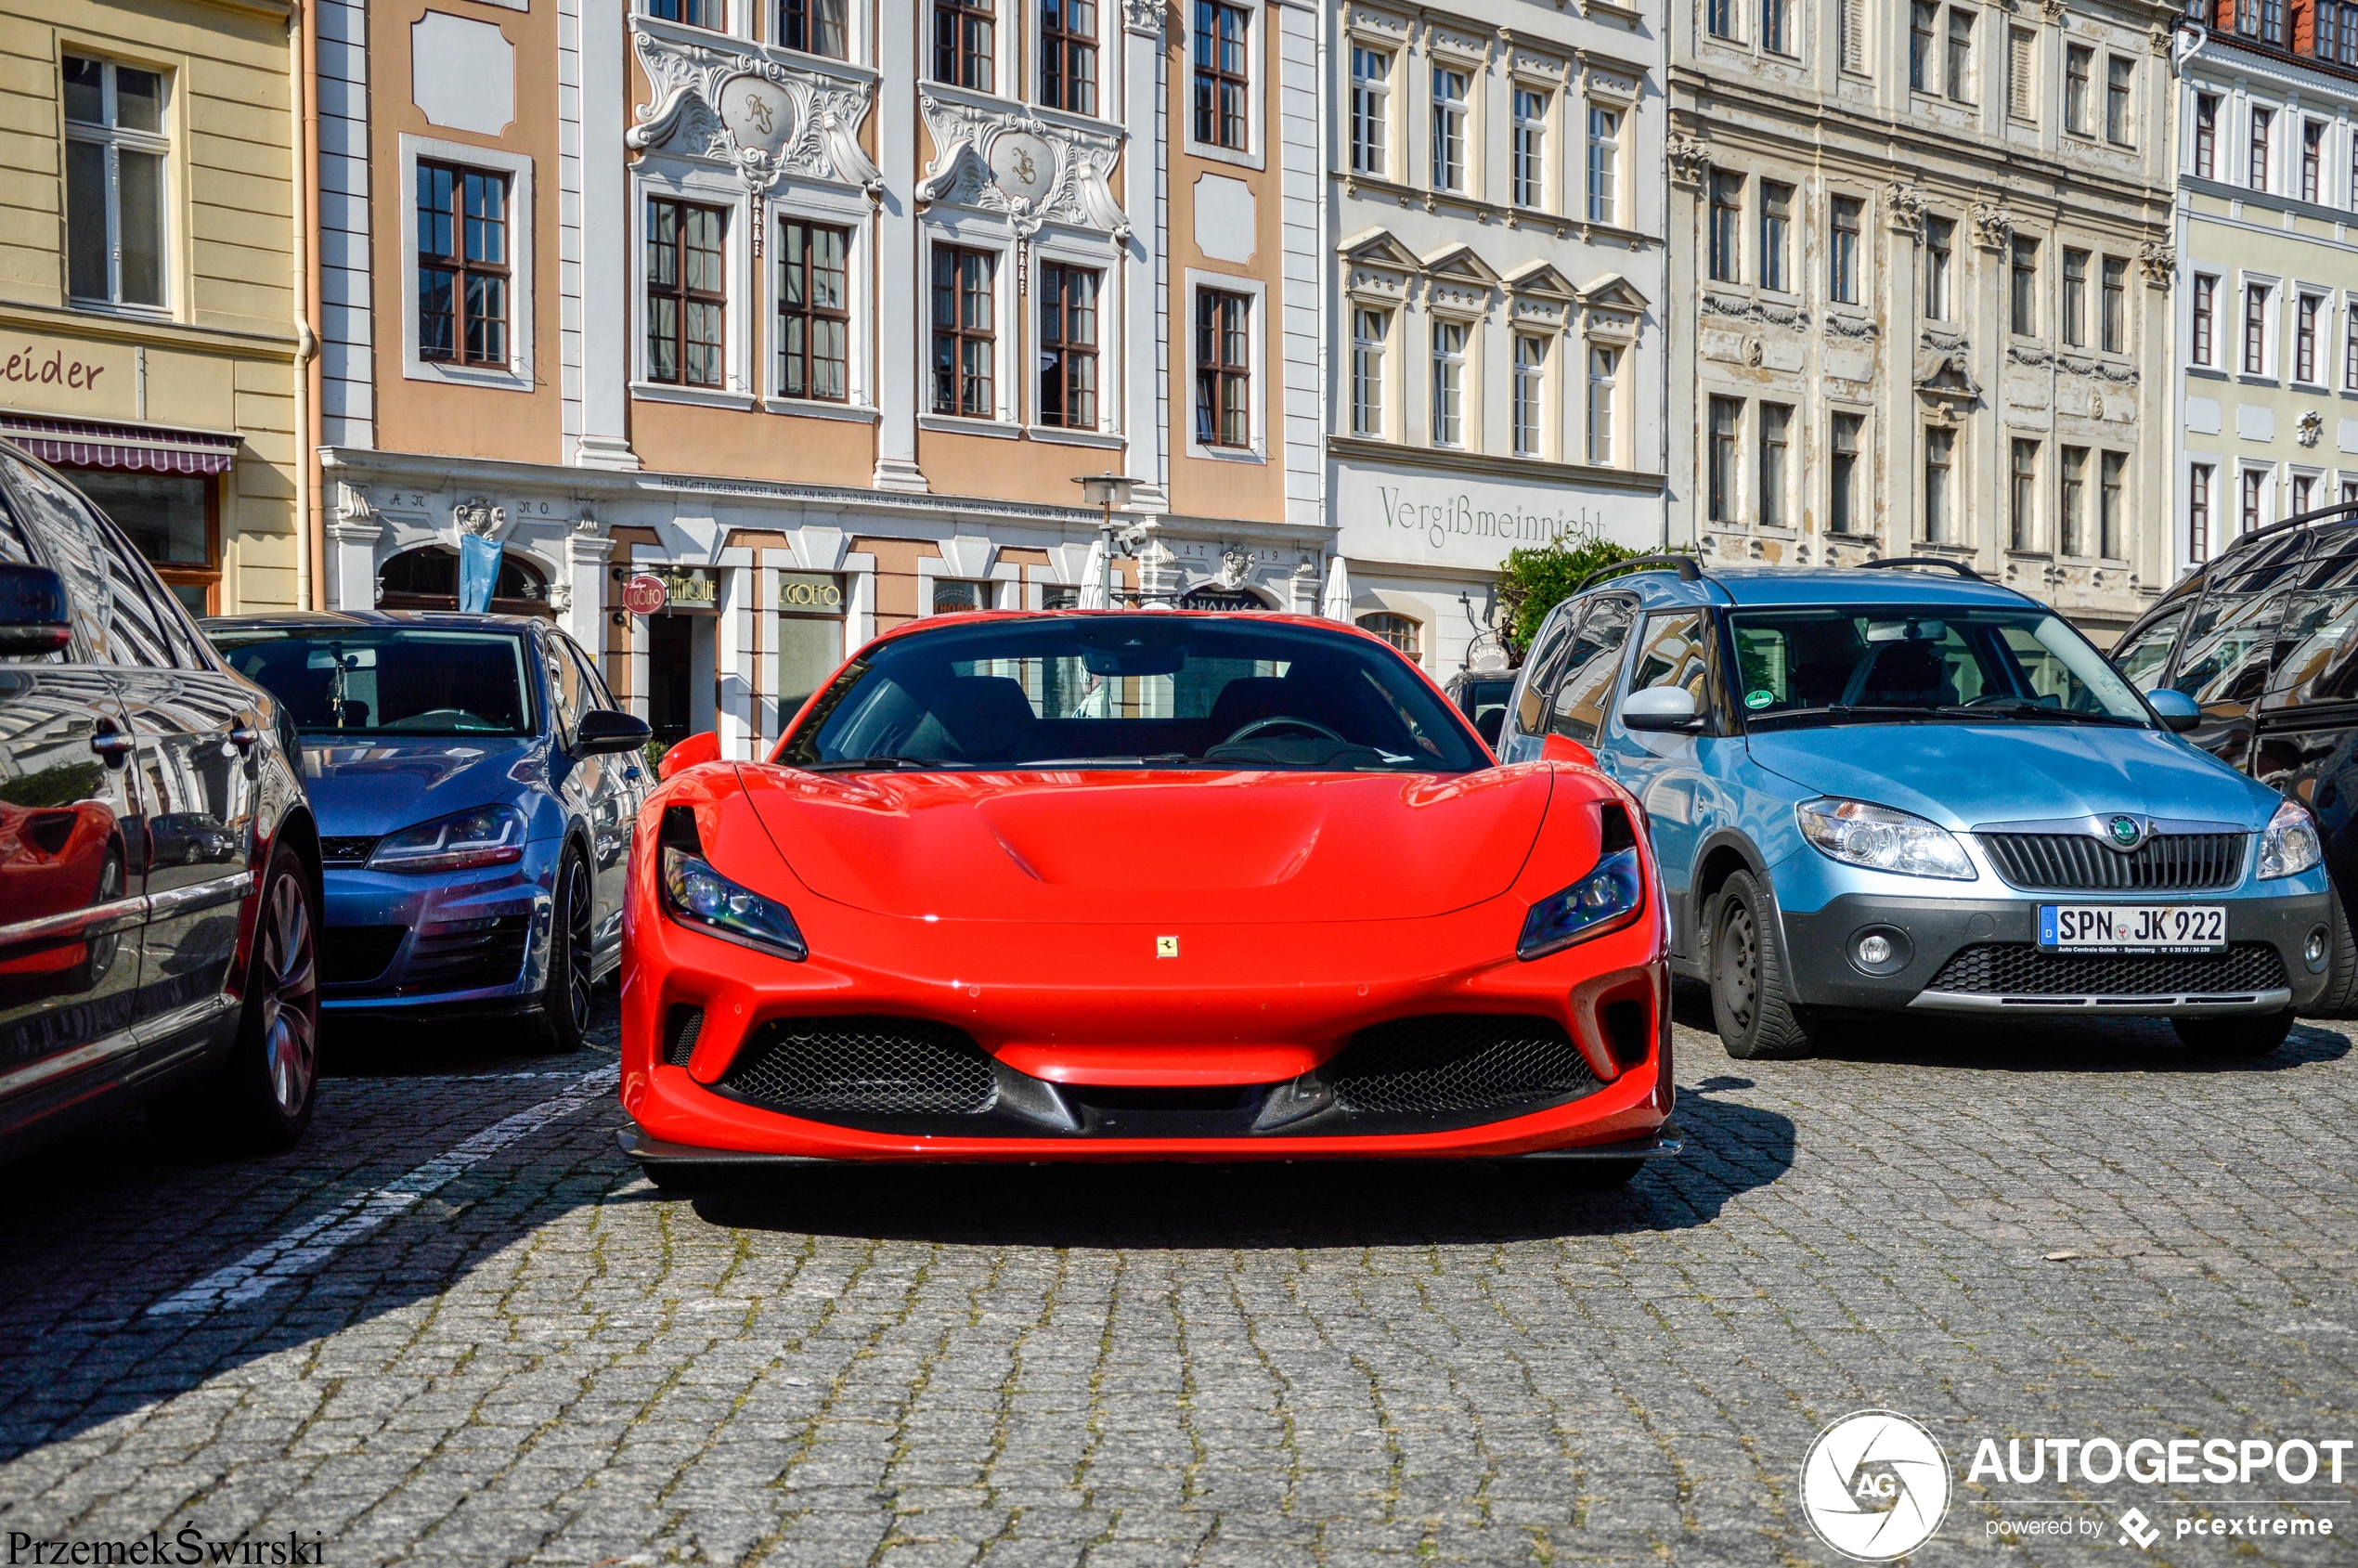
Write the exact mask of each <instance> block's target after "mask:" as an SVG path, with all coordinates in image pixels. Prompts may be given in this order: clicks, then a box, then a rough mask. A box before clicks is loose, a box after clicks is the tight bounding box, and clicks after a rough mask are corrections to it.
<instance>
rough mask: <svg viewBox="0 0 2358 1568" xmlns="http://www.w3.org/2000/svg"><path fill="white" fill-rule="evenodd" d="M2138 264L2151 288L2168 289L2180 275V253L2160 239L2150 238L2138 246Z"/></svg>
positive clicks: (2147, 285) (2146, 284)
mask: <svg viewBox="0 0 2358 1568" xmlns="http://www.w3.org/2000/svg"><path fill="white" fill-rule="evenodd" d="M2137 266H2139V267H2140V268H2142V269H2143V270H2144V275H2145V286H2146V287H2147V288H2149V289H2167V288H2169V287H2170V283H2171V282H2172V281H2174V280H2175V279H2176V278H2177V276H2178V253H2177V252H2175V251H2173V250H2171V249H2170V246H2168V245H2166V244H2164V243H2163V242H2162V241H2160V240H2146V241H2145V242H2144V244H2143V245H2140V246H2139V247H2138V248H2137Z"/></svg>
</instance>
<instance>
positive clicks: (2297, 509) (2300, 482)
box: [2285, 473, 2317, 517]
mask: <svg viewBox="0 0 2358 1568" xmlns="http://www.w3.org/2000/svg"><path fill="white" fill-rule="evenodd" d="M2316 489H2317V481H2316V479H2315V478H2314V477H2313V476H2312V475H2309V474H2306V473H2296V474H2294V475H2293V476H2292V506H2291V508H2290V509H2289V510H2287V512H2286V513H2285V515H2286V516H2287V517H2298V516H2300V514H2301V513H2302V512H2307V511H2308V510H2309V501H2310V498H2311V497H2312V496H2313V495H2314V494H2315V493H2316Z"/></svg>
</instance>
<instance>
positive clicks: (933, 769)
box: [795, 757, 969, 773]
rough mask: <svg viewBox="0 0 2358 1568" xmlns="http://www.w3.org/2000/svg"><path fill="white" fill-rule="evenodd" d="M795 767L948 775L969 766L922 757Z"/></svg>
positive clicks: (811, 770)
mask: <svg viewBox="0 0 2358 1568" xmlns="http://www.w3.org/2000/svg"><path fill="white" fill-rule="evenodd" d="M795 766H796V767H797V768H799V769H801V770H802V771H804V772H806V773H883V772H889V771H892V770H893V769H895V768H913V769H920V770H922V771H926V772H928V773H946V772H950V771H953V770H956V769H959V768H964V767H967V766H969V764H967V763H964V762H938V761H928V760H926V758H922V757H838V758H836V759H835V760H833V761H831V762H797V763H796V764H795Z"/></svg>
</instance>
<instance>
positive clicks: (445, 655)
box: [213, 626, 532, 735]
mask: <svg viewBox="0 0 2358 1568" xmlns="http://www.w3.org/2000/svg"><path fill="white" fill-rule="evenodd" d="M213 641H214V646H215V647H217V648H219V649H220V650H221V654H222V657H224V658H226V659H227V660H228V662H229V667H230V668H232V669H234V670H236V671H237V672H238V673H239V674H240V675H242V676H245V677H247V678H248V679H249V680H253V681H254V682H255V683H256V684H258V685H260V686H262V687H263V688H265V689H266V690H267V691H268V692H269V693H270V694H271V695H273V696H275V697H277V698H278V699H279V701H280V702H282V703H285V704H286V705H287V707H288V709H289V711H291V712H292V714H293V715H294V721H295V725H296V727H297V728H298V729H300V730H302V731H304V732H306V733H311V732H322V731H325V732H331V733H335V734H343V735H528V734H530V733H532V701H531V697H530V695H529V693H530V686H529V683H528V682H527V681H526V680H525V645H524V639H523V638H522V637H521V636H519V635H518V634H516V633H515V632H512V631H473V630H459V629H455V628H442V627H422V626H421V627H407V626H382V627H381V626H367V627H307V626H306V627H246V628H224V629H222V630H218V631H215V632H214V633H213Z"/></svg>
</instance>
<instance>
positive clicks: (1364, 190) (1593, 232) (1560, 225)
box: [1332, 173, 1663, 251]
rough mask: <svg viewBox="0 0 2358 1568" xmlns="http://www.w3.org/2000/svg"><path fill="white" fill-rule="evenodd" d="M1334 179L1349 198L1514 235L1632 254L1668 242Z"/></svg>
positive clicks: (1360, 179)
mask: <svg viewBox="0 0 2358 1568" xmlns="http://www.w3.org/2000/svg"><path fill="white" fill-rule="evenodd" d="M1332 177H1333V178H1334V179H1336V180H1339V181H1341V184H1342V193H1343V195H1345V196H1355V197H1359V198H1361V199H1363V200H1367V201H1377V202H1393V203H1396V204H1397V205H1399V206H1401V207H1406V208H1418V207H1421V208H1422V209H1424V210H1425V211H1426V212H1428V213H1442V212H1450V213H1463V214H1467V215H1468V216H1471V217H1472V218H1474V219H1476V220H1477V221H1479V222H1481V223H1483V224H1485V225H1492V226H1496V227H1498V228H1501V229H1505V230H1509V231H1514V232H1521V231H1523V230H1530V229H1536V230H1539V231H1541V232H1543V233H1544V232H1546V231H1548V230H1553V231H1554V233H1555V237H1556V238H1557V239H1559V240H1580V241H1582V242H1584V243H1587V244H1592V245H1593V244H1620V245H1626V246H1628V247H1629V249H1631V250H1633V251H1639V250H1643V249H1644V248H1645V247H1647V246H1649V245H1659V244H1661V243H1663V240H1662V238H1661V237H1660V236H1659V235H1653V234H1646V233H1641V232H1640V231H1639V230H1637V229H1634V228H1621V227H1615V226H1614V225H1612V224H1602V223H1590V222H1589V221H1588V220H1587V219H1586V218H1580V217H1574V215H1573V214H1570V213H1548V212H1541V211H1539V210H1538V209H1536V208H1532V207H1509V206H1505V205H1502V204H1500V203H1499V202H1496V201H1483V200H1482V198H1480V197H1478V196H1466V195H1462V194H1460V193H1459V192H1458V191H1454V190H1428V189H1426V188H1423V187H1421V186H1414V185H1403V184H1402V183H1400V182H1399V181H1398V180H1390V179H1383V178H1381V177H1380V176H1377V175H1354V174H1348V173H1339V174H1336V175H1332Z"/></svg>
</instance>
